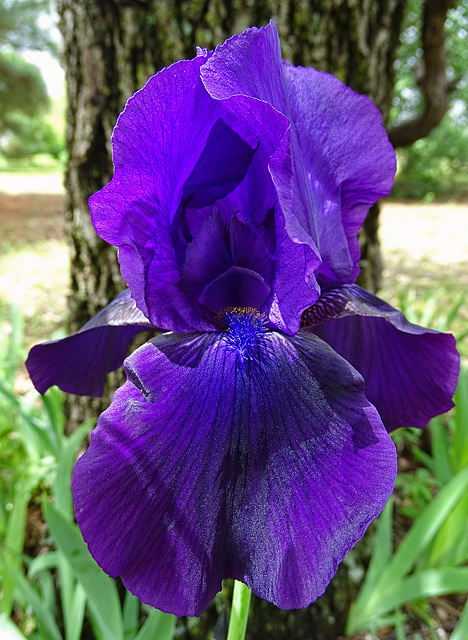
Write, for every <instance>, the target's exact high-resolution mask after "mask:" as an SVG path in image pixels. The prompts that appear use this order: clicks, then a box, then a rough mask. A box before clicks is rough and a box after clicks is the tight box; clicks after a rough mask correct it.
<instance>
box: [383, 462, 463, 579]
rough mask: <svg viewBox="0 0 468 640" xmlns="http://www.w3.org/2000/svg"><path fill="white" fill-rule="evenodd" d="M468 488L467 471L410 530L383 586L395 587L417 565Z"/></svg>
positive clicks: (386, 574) (385, 573) (452, 482)
mask: <svg viewBox="0 0 468 640" xmlns="http://www.w3.org/2000/svg"><path fill="white" fill-rule="evenodd" d="M467 488H468V468H467V469H463V470H462V471H460V472H459V473H458V474H457V475H456V476H455V477H454V478H452V479H451V480H450V482H448V483H447V484H446V485H445V487H443V489H441V491H440V492H439V494H438V495H437V496H436V497H435V498H434V500H433V501H432V502H431V504H430V505H429V506H428V507H426V509H425V510H424V512H423V513H422V515H421V516H420V517H419V518H418V520H416V522H415V523H414V525H413V526H412V527H411V529H410V530H409V532H408V533H407V535H406V536H405V539H404V540H403V542H402V543H401V545H400V546H399V548H398V549H397V551H396V552H395V554H394V556H393V558H392V559H391V561H390V562H389V563H388V565H387V566H386V568H385V569H384V571H383V572H382V575H381V579H380V582H381V584H387V585H388V584H396V582H397V581H398V580H400V578H402V577H403V576H404V575H405V574H406V573H408V572H409V571H410V570H411V568H412V566H413V565H414V564H415V562H416V560H417V558H418V556H419V555H420V553H421V551H422V550H423V549H424V548H425V547H426V546H427V545H428V544H429V542H430V541H431V540H432V539H433V537H434V536H435V534H436V533H437V531H438V530H439V528H440V527H441V525H442V524H443V522H444V520H445V518H446V517H447V516H448V514H449V513H450V511H451V510H452V509H453V507H454V506H455V504H456V503H457V502H458V500H459V499H460V497H461V496H462V495H463V494H464V492H465V491H466V490H467Z"/></svg>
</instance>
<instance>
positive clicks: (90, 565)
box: [44, 501, 123, 640]
mask: <svg viewBox="0 0 468 640" xmlns="http://www.w3.org/2000/svg"><path fill="white" fill-rule="evenodd" d="M44 515H45V519H46V522H47V524H48V526H49V528H50V531H51V533H52V535H53V537H54V539H55V541H56V543H57V545H58V546H59V548H60V549H61V551H62V552H63V553H64V554H65V556H66V558H67V560H68V561H69V563H70V565H71V566H72V568H73V571H74V572H75V575H76V577H77V578H78V580H79V582H80V583H81V585H82V586H83V588H84V590H85V591H86V595H87V597H88V603H89V608H90V611H91V613H92V614H93V616H94V618H95V620H96V624H97V626H98V628H99V630H100V631H101V633H102V637H103V638H104V640H123V624H122V614H121V610H120V602H119V597H118V594H117V588H116V586H115V584H114V582H113V581H112V580H111V578H109V576H107V575H106V574H105V573H104V572H103V571H102V570H101V569H100V568H99V566H98V565H97V564H96V562H95V561H94V560H93V558H92V557H91V555H90V553H89V551H88V549H87V547H86V544H85V542H84V541H83V538H82V537H81V533H80V531H79V529H78V527H77V526H76V525H74V524H72V523H71V522H69V521H67V520H66V519H65V517H64V516H63V515H62V514H61V513H60V512H59V511H57V510H56V509H55V508H54V507H53V506H52V505H51V504H50V503H49V502H47V501H44Z"/></svg>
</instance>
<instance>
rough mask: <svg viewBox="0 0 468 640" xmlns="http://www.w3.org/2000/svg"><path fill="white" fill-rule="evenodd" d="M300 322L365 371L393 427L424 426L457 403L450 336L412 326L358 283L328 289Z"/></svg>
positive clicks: (370, 391)
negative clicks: (453, 399)
mask: <svg viewBox="0 0 468 640" xmlns="http://www.w3.org/2000/svg"><path fill="white" fill-rule="evenodd" d="M302 322H303V325H304V327H306V328H307V329H308V330H309V331H312V332H313V333H314V334H316V335H318V336H319V337H320V338H322V340H325V342H327V343H328V344H329V345H330V346H332V347H333V349H334V350H335V351H336V352H337V353H339V354H340V355H341V356H343V358H346V360H348V362H350V363H351V364H352V365H353V366H354V367H356V369H357V370H358V371H359V372H360V373H361V375H362V376H363V377H364V379H365V381H366V396H367V397H368V398H369V400H370V402H372V403H373V404H374V405H375V406H376V407H377V409H378V411H379V413H380V415H381V416H382V420H383V422H384V424H385V426H386V427H387V429H388V430H389V431H392V430H393V429H396V428H398V427H424V426H425V425H426V424H427V423H428V422H429V420H430V419H431V418H433V417H434V416H436V415H439V414H440V413H444V412H445V411H448V410H449V409H450V408H451V407H453V402H452V396H453V394H454V393H455V389H456V386H457V380H458V373H459V368H460V356H459V354H458V352H457V350H456V344H455V338H454V337H453V336H452V335H450V334H448V333H440V332H439V331H434V330H432V329H426V328H424V327H419V326H417V325H415V324H411V323H410V322H408V321H407V320H406V318H405V316H404V315H403V314H402V313H401V312H400V311H398V310H397V309H394V308H393V307H391V306H390V305H389V304H387V303H386V302H384V301H383V300H381V299H380V298H377V297H376V296H374V295H373V294H371V293H369V292H368V291H365V290H364V289H361V287H358V286H357V285H348V286H343V287H339V288H336V289H330V290H328V291H326V292H325V293H324V294H323V295H322V296H321V297H320V299H319V301H318V302H317V303H316V304H315V305H314V306H313V307H311V308H310V309H308V310H307V311H306V312H305V313H304V315H303V319H302Z"/></svg>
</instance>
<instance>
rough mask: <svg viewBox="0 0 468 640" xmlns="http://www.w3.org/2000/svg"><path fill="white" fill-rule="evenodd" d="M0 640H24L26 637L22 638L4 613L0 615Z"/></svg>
mask: <svg viewBox="0 0 468 640" xmlns="http://www.w3.org/2000/svg"><path fill="white" fill-rule="evenodd" d="M0 638H1V639H2V640H26V636H23V634H22V633H21V631H20V630H19V629H18V627H17V626H16V624H15V623H14V622H12V621H11V620H10V617H9V616H7V614H6V613H0Z"/></svg>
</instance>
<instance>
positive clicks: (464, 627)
mask: <svg viewBox="0 0 468 640" xmlns="http://www.w3.org/2000/svg"><path fill="white" fill-rule="evenodd" d="M450 638H451V640H465V639H466V638H468V603H467V604H466V605H465V607H464V609H463V612H462V614H461V616H460V619H459V620H458V622H457V626H456V627H455V629H454V630H453V631H452V635H451V636H450Z"/></svg>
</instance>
